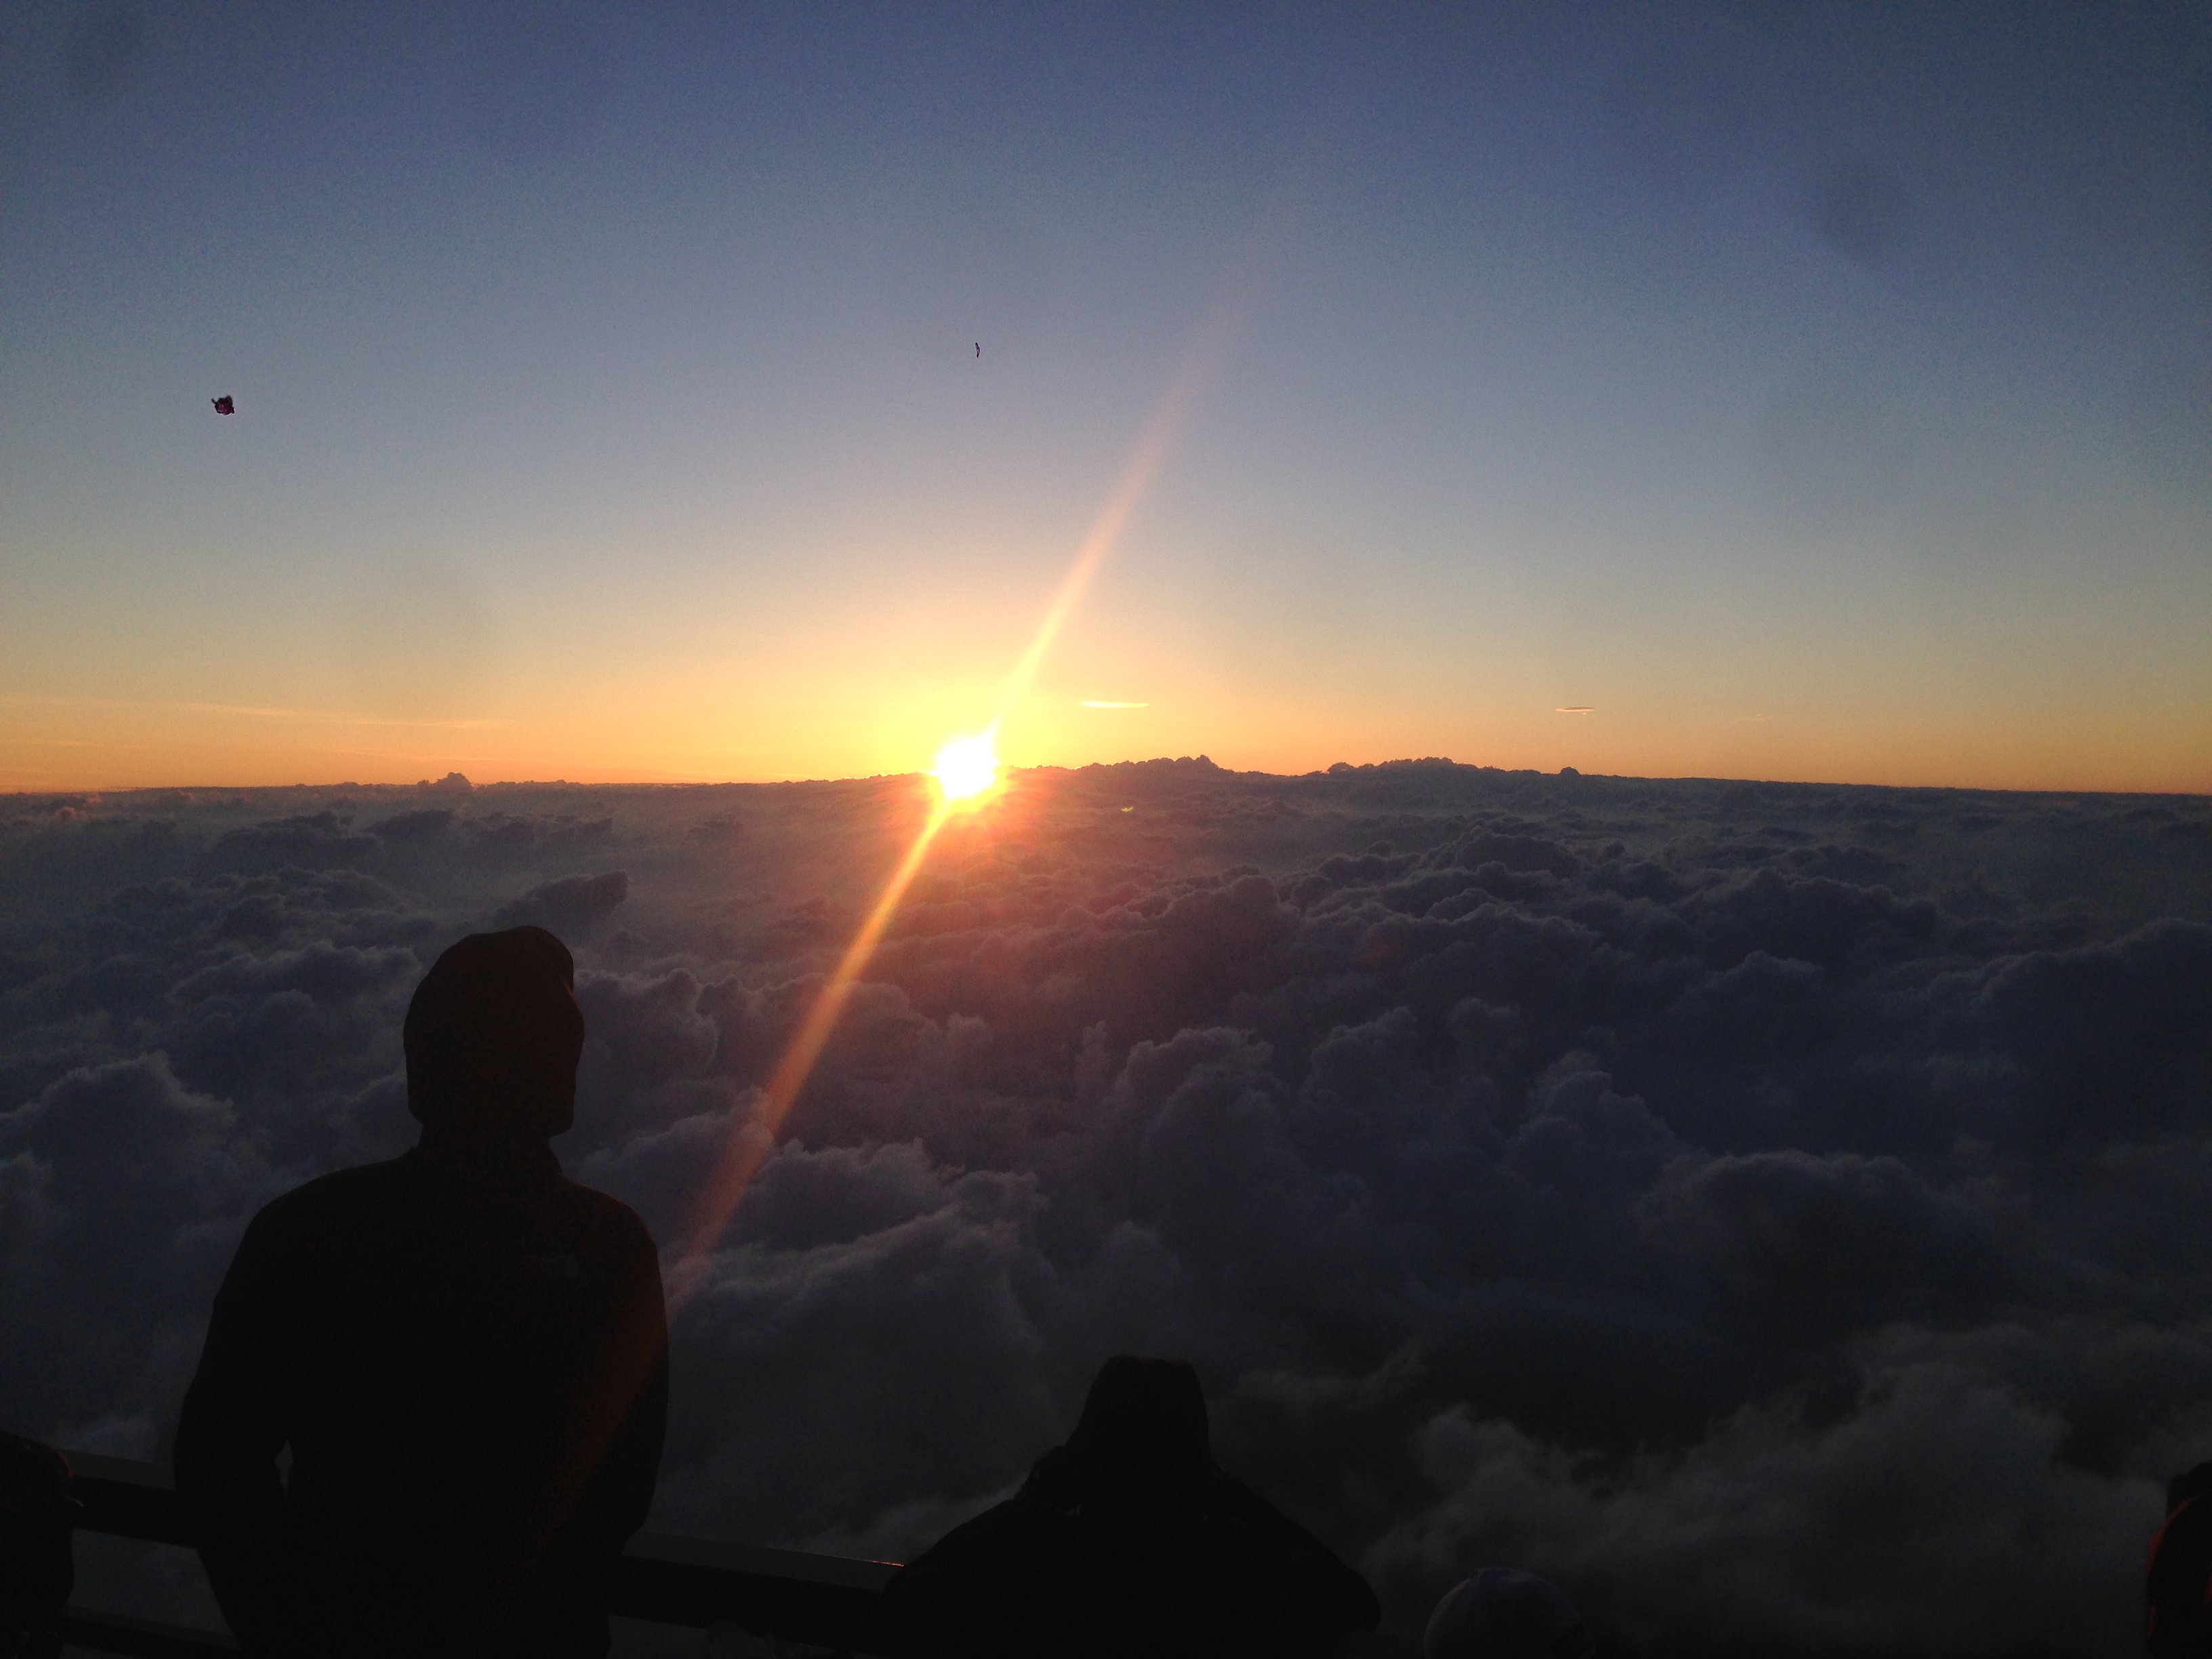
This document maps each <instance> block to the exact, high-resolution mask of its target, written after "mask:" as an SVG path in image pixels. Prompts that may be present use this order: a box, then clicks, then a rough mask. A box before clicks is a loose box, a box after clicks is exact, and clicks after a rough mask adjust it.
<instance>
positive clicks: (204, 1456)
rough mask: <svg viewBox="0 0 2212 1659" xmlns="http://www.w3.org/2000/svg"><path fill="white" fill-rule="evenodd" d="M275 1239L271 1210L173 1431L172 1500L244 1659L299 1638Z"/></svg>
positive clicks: (221, 1306)
mask: <svg viewBox="0 0 2212 1659" xmlns="http://www.w3.org/2000/svg"><path fill="white" fill-rule="evenodd" d="M273 1232H274V1229H273V1228H272V1226H271V1225H270V1222H269V1218H268V1212H266V1211H264V1212H262V1213H261V1214H260V1215H258V1216H256V1217H255V1218H254V1219H253V1224H252V1225H251V1226H250V1227H248V1228H247V1229H246V1237H244V1238H243V1239H241V1240H240V1242H239V1246H238V1254H237V1255H236V1256H234V1258H232V1261H231V1264H230V1271H229V1273H227V1274H225V1275H224V1277H223V1281H222V1289H221V1290H220V1291H216V1298H215V1310H214V1312H213V1314H212V1315H211V1316H210V1318H209V1321H208V1334H207V1345H206V1346H205V1347H204V1348H203V1349H202V1350H201V1352H200V1364H199V1370H197V1372H196V1373H195V1374H194V1376H193V1377H192V1383H191V1388H190V1389H186V1390H185V1405H184V1411H183V1413H182V1415H181V1416H180V1417H179V1419H178V1422H177V1444H176V1476H177V1497H178V1498H179V1502H180V1503H181V1504H182V1506H183V1508H184V1511H185V1517H186V1520H187V1522H188V1523H189V1524H190V1526H191V1529H192V1534H193V1536H194V1538H195V1539H196V1540H197V1542H198V1546H199V1553H200V1559H201V1561H202V1562H203V1563H204V1564H205V1565H206V1567H207V1575H208V1582H209V1583H210V1584H211V1585H213V1586H214V1589H215V1596H216V1603H217V1604H218V1605H219V1606H220V1607H222V1616H223V1618H224V1619H225V1620H228V1623H229V1625H230V1629H231V1633H232V1634H233V1635H234V1636H235V1637H236V1638H238V1644H239V1646H240V1649H241V1650H244V1651H245V1652H246V1653H248V1654H278V1653H287V1652H290V1651H292V1650H294V1649H295V1647H296V1644H297V1632H298V1607H297V1601H296V1599H295V1587H294V1584H293V1582H292V1578H291V1575H290V1572H289V1562H288V1560H287V1528H286V1516H285V1506H284V1486H283V1480H281V1479H280V1478H279V1476H278V1474H277V1472H276V1454H277V1452H278V1451H279V1450H280V1449H282V1448H283V1444H284V1442H285V1440H286V1438H287V1436H288V1425H287V1411H286V1404H287V1401H286V1395H287V1389H286V1387H285V1377H284V1366H283V1360H282V1351H281V1333H282V1332H283V1328H284V1325H285V1307H284V1303H285V1297H284V1288H283V1287H284V1279H285V1273H284V1268H285V1265H286V1264H285V1262H284V1261H283V1248H282V1247H281V1246H280V1245H279V1244H278V1243H276V1240H275V1238H274V1237H272V1235H273Z"/></svg>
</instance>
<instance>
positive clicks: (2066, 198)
mask: <svg viewBox="0 0 2212 1659" xmlns="http://www.w3.org/2000/svg"><path fill="white" fill-rule="evenodd" d="M979 342H980V343H981V347H982V355H981V358H980V359H979V358H978V357H977V356H976V355H975V344H976V343H979ZM1178 376H1181V377H1182V385H1183V386H1184V388H1185V391H1186V392H1187V393H1188V396H1187V397H1186V398H1184V400H1183V403H1182V406H1181V418H1180V420H1179V421H1173V420H1163V419H1162V418H1161V417H1160V415H1159V411H1160V410H1161V407H1162V403H1163V399H1164V398H1167V396H1168V394H1169V392H1170V386H1171V385H1173V384H1175V383H1176V381H1177V379H1178ZM226 392H227V393H230V394H232V395H234V397H235V398H237V400H238V410H239V412H238V414H237V415H236V416H234V417H233V418H230V419H224V418H222V417H221V416H217V415H216V414H215V413H214V411H213V410H211V409H210V406H209V401H208V400H209V399H210V398H211V397H214V396H216V394H219V393H226ZM1148 436H1149V437H1151V438H1152V439H1153V440H1155V441H1157V445H1158V466H1157V469H1156V470H1155V471H1153V472H1152V473H1151V474H1150V476H1149V478H1148V481H1147V482H1146V487H1145V488H1144V489H1143V490H1142V491H1141V493H1140V495H1139V497H1138V499H1137V501H1136V505H1135V507H1134V510H1133V512H1132V513H1130V514H1129V516H1128V518H1127V523H1126V526H1124V527H1123V529H1122V531H1121V534H1120V535H1119V536H1118V538H1115V541H1114V543H1113V545H1112V546H1111V547H1110V549H1109V550H1108V551H1107V553H1106V556H1104V557H1103V560H1102V561H1101V562H1099V564H1098V566H1097V574H1096V576H1095V579H1094V580H1093V581H1092V582H1091V586H1089V588H1088V590H1087V592H1085V595H1084V596H1083V598H1082V599H1081V600H1080V602H1079V604H1078V605H1077V606H1076V607H1075V608H1074V610H1073V611H1072V613H1071V615H1070V618H1069V621H1068V623H1067V625H1066V629H1065V630H1064V631H1063V632H1062V633H1061V634H1060V636H1059V637H1058V639H1057V641H1056V642H1055V644H1054V647H1053V648H1052V650H1051V651H1050V652H1048V653H1047V654H1046V656H1045V657H1044V659H1043V660H1042V665H1041V666H1040V668H1039V670H1038V671H1037V673H1036V677H1035V678H1034V680H1033V682H1031V683H1030V685H1029V686H1028V688H1027V690H1025V692H1024V695H1023V696H1022V697H1021V698H1020V700H1019V701H1018V703H1017V705H1016V707H1015V708H1013V710H1012V713H1011V714H1009V716H1008V719H1007V720H1006V726H1005V729H1004V731H1003V732H1002V734H1001V751H1002V753H1004V754H1005V756H1006V757H1007V758H1008V759H1009V760H1011V761H1013V762H1016V763H1058V764H1067V765H1080V764H1083V763H1087V762H1091V761H1113V760H1118V759H1123V758H1132V757H1146V756H1152V755H1161V754H1167V755H1174V754H1194V753H1199V752H1205V753H1207V754H1210V755H1211V756H1212V757H1213V758H1214V759H1215V760H1216V761H1218V762H1219V763H1222V764H1223V765H1225V766H1235V767H1240V768H1264V769H1271V770H1304V769H1309V768H1312V767H1316V766H1325V765H1328V764H1329V763H1332V762H1334V761H1339V760H1348V761H1353V762H1362V761H1371V760H1381V759H1385V758H1389V757H1398V756H1410V755H1449V756H1450V757H1453V758H1455V759H1457V760H1462V761H1469V762H1476V763H1488V764H1495V765H1501V766H1535V767H1541V768H1545V769H1553V768H1557V767H1559V766H1562V765H1569V764H1571V765H1574V766H1577V767H1579V768H1581V769H1583V770H1584V771H1612V772H1632V773H1643V774H1657V775H1668V774H1702V775H1727V776H1758V777H1767V778H1790V779H1827V780H1848V781H1873V782H1897V783H1938V784H1961V785H1982V786H2018V787H2061V788H2091V787H2093V788H2148V789H2187V790H2204V789H2207V788H2212V8H2208V7H2207V6H2205V5H2203V4H2196V5H2185V6H2183V5H2176V6H2154V5H2144V6H2112V7H2078V8H2075V7H2069V8H2064V9H2061V8H2055V7H2033V8H2030V7H2008V8H1995V7H1989V8H1984V7H1972V6H1964V5H1946V6H1942V7H1923V6H1908V7H1895V8H1890V7H1875V6H1850V7H1823V6H1820V5H1805V6H1784V5H1775V6H1765V5H1759V4H1753V3H1736V4H1729V5H1720V4H1714V5H1711V6H1705V7H1698V6H1680V7H1672V8H1644V7H1636V8H1622V9H1595V8H1570V7H1546V8H1508V7H1498V8H1488V7H1458V8H1410V7H1408V8H1389V9H1385V8H1383V7H1359V8H1351V7H1346V8H1336V9H1305V8H1291V7H1287V6H1276V7H1260V8H1239V9H1231V8H1208V9H1188V8H1182V7H1163V8H1157V9H1146V8H1141V7H1137V6H1127V5H1123V6H1114V7H1100V8H1088V9H1084V8H1073V7H1060V8H1053V7H1038V6H1026V7H1018V8H1006V9H994V8H987V7H982V6H963V7H960V8H957V9H938V8H933V7H926V6H918V5H903V6H899V7H896V8H883V9H875V8H864V7H859V6H834V7H831V6H812V7H801V6H795V5H794V6H788V7H744V8H701V9H676V8H653V7H643V6H639V7H621V8H605V9H600V8H598V7H592V6H550V5H549V6H532V7H528V8H522V9H513V10H509V11H501V10H498V9H491V8H486V7H479V6H471V7H467V8H453V7H437V8H432V7H422V8H409V7H404V6H398V5H390V4H380V5H376V6H373V7H368V6H364V7H360V8H355V9H337V8H320V9H308V8H296V7H277V6H270V7H258V6H252V5H244V4H224V5H220V6H217V5H179V6H162V7H154V6H143V7H136V8H134V7H129V6H123V7H115V6H106V5H99V6H71V7H51V6H21V5H16V6H11V7H9V8H7V9H4V10H0V787H15V788H33V789H44V788H62V787H68V788H85V787H124V786H129V785H145V784H162V785H168V784H181V785H195V784H252V783H280V782H293V781H339V780H358V781H363V782H370V781H414V780H415V779H416V778H419V777H423V776H436V775H441V774H442V773H444V772H445V771H447V770H449V769H459V770H461V771H464V772H466V773H468V774H469V775H471V776H472V777H475V778H477V779H478V780H480V781H481V780H487V779H497V778H525V777H538V778H551V777H556V776H559V777H567V778H570V779H606V778H668V779H691V778H737V779H770V778H782V777H793V776H836V775H854V774H867V773H876V772H902V771H908V770H913V769H917V768H920V767H922V766H926V765H927V763H928V762H929V759H930V757H931V756H932V754H933V752H934V750H935V749H936V747H937V745H938V744H939V742H940V741H941V740H942V739H943V738H945V736H947V735H948V734H950V733H951V732H957V731H963V730H973V729H975V727H977V726H981V724H983V723H984V722H986V721H987V720H989V719H990V718H991V715H992V714H993V712H994V709H995V708H997V706H998V702H999V699H1000V688H1001V685H1002V684H1003V682H1004V680H1005V678H1006V675H1007V673H1008V671H1010V670H1011V669H1012V667H1013V665H1014V664H1015V663H1016V661H1017V660H1018V659H1019V658H1020V657H1021V656H1022V654H1023V653H1024V650H1026V649H1027V648H1028V647H1029V646H1030V641H1031V640H1032V638H1033V636H1034V635H1035V632H1036V628H1037V625H1038V623H1039V620H1040V618H1041V617H1042V616H1043V615H1044V613H1045V612H1046V611H1047V609H1048V606H1049V605H1050V604H1051V603H1052V600H1053V598H1054V593H1055V592H1057V591H1058V590H1059V589H1060V585H1061V581H1062V578H1063V576H1064V575H1065V574H1066V571H1067V569H1068V568H1069V565H1070V562H1071V561H1072V560H1073V559H1074V557H1075V556H1076V554H1077V551H1078V550H1079V548H1080V547H1081V546H1082V545H1083V544H1084V542H1085V538H1086V536H1088V535H1089V534H1091V531H1092V528H1093V526H1094V523H1095V521H1096V520H1097V516H1098V514H1099V513H1100V511H1101V509H1102V507H1103V506H1104V505H1105V504H1106V503H1107V502H1108V501H1109V498H1111V497H1112V495H1113V494H1114V492H1115V489H1116V487H1117V484H1119V483H1122V482H1123V481H1124V480H1125V479H1126V478H1127V476H1128V474H1127V469H1128V467H1129V465H1130V458H1131V456H1132V454H1133V452H1135V451H1136V450H1138V449H1139V447H1140V446H1142V445H1143V444H1144V442H1145V441H1146V439H1147V437H1148ZM1085 703H1129V704H1141V705H1143V706H1142V707H1134V708H1086V707H1084V706H1083V705H1085ZM1585 706H1586V707H1588V708H1589V709H1590V710H1591V711H1592V712H1589V713H1587V714H1564V713H1560V712H1558V711H1559V710H1560V709H1561V708H1566V707H1585Z"/></svg>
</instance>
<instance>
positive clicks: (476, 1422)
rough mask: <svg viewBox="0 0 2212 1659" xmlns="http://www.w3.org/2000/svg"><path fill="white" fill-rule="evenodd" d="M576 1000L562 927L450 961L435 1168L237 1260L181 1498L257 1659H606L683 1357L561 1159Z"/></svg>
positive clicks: (342, 1206)
mask: <svg viewBox="0 0 2212 1659" xmlns="http://www.w3.org/2000/svg"><path fill="white" fill-rule="evenodd" d="M573 985H574V963H573V961H572V959H571V958H570V957H569V954H568V950H567V948H566V947H565V946H563V945H562V944H561V942H560V941H559V940H558V939H555V938H554V937H553V936H552V935H551V934H550V933H546V932H544V930H542V929H540V928H535V927H518V928H514V929H511V930H510V931H508V932H507V933H479V934H474V935H471V937H469V938H467V939H463V940H461V941H460V943H459V944H458V945H454V946H453V948H452V949H451V950H449V951H447V952H446V953H445V954H444V955H443V956H441V957H439V959H438V962H437V963H436V965H435V967H433V968H432V969H431V970H430V972H429V973H428V975H425V976H424V978H423V981H422V984H421V985H420V986H419V987H417V988H416V993H415V998H414V1000H413V1002H412V1003H411V1004H410V1006H409V1008H408V1011H407V1022H406V1026H405V1042H406V1050H407V1094H408V1106H409V1109H410V1110H411V1111H413V1113H414V1114H415V1115H416V1117H417V1118H419V1119H420V1120H421V1121H422V1141H421V1144H420V1145H419V1146H416V1148H415V1150H414V1151H412V1152H409V1153H407V1154H406V1155H405V1156H404V1157H401V1158H395V1159H393V1160H392V1161H391V1162H390V1163H386V1164H371V1165H369V1166H368V1167H366V1168H362V1169H356V1170H342V1171H340V1172H339V1173H337V1174H335V1175H331V1176H324V1177H323V1178H321V1179H320V1180H318V1181H313V1182H309V1183H308V1184H307V1185H306V1186H305V1187H302V1188H299V1189H298V1190H297V1191H295V1192H293V1193H289V1194H286V1195H285V1196H284V1197H283V1198H280V1199H278V1200H276V1201H275V1202H274V1203H272V1204H270V1206H268V1207H266V1208H265V1209H264V1210H263V1211H262V1212H261V1213H260V1214H258V1216H256V1217H255V1218H254V1219H253V1222H252V1225H251V1226H250V1227H249V1228H247V1230H246V1237H245V1238H244V1239H243V1240H242V1241H241V1242H240V1245H239V1248H238V1255H237V1256H236V1258H235V1260H234V1261H233V1262H232V1263H231V1267H230V1272H229V1273H228V1276H227V1277H226V1278H225V1279H224V1280H223V1285H222V1291H220V1292H219V1293H218V1295H217V1296H216V1304H215V1311H214V1316H213V1318H212V1320H211V1322H210V1325H209V1328H208V1337H207V1346H206V1349H205V1351H204V1352H203V1354H202V1356H201V1358H200V1365H199V1370H198V1374H197V1376H194V1378H193V1379H192V1384H191V1389H190V1390H189V1391H188V1392H187V1394H186V1395H185V1406H184V1413H183V1417H182V1419H181V1421H180V1422H179V1425H178V1430H177V1444H176V1473H177V1488H178V1492H179V1496H180V1497H181V1498H182V1499H183V1500H184V1502H185V1506H186V1510H187V1513H188V1514H189V1515H190V1516H191V1518H192V1523H193V1525H194V1526H195V1528H196V1529H197V1533H198V1536H199V1539H200V1554H201V1557H202V1559H204V1561H205V1563H206V1565H207V1571H208V1577H209V1578H210V1581H211V1582H212V1583H213V1584H214V1587H215V1592H216V1600H217V1601H219V1602H220V1603H221V1604H222V1611H223V1616H224V1617H225V1618H226V1619H227V1620H228V1621H229V1623H230V1626H231V1629H232V1632H234V1634H235V1635H236V1636H237V1638H238V1639H239V1643H240V1646H241V1647H242V1648H244V1649H245V1650H246V1652H247V1653H248V1654H292V1653H307V1652H313V1653H314V1654H317V1655H324V1654H334V1655H349V1654H362V1655H368V1654H377V1655H389V1654H396V1653H407V1654H456V1655H458V1654H469V1655H482V1654H522V1653H528V1654H531V1655H533V1656H556V1655H557V1656H568V1655H594V1656H596V1655H599V1654H602V1653H604V1652H605V1650H606V1648H607V1644H608V1628H607V1619H606V1591H607V1585H608V1583H609V1580H610V1578H611V1574H612V1572H613V1569H614V1564H615V1561H616V1559H617V1557H618V1556H619V1555H620V1553H621V1551H622V1547H623V1542H624V1541H625V1540H627V1539H628V1537H629V1534H631V1533H632V1532H634V1531H635V1530H636V1528H637V1527H638V1525H639V1524H640V1523H641V1522H642V1521H643V1520H644V1518H645V1513H646V1510H647V1505H648V1504H649V1503H650V1502H651V1499H652V1496H653V1477H654V1474H655V1471H656V1469H657V1468H658V1466H659V1459H660V1445H661V1436H662V1431H663V1427H664V1425H665V1418H666V1413H667V1354H668V1337H667V1326H666V1317H665V1313H664V1311H663V1306H662V1302H661V1293H660V1273H659V1260H658V1257H657V1255H656V1254H655V1252H654V1249H653V1241H652V1240H651V1238H650V1237H648V1236H647V1233H646V1231H645V1227H644V1225H643V1224H642V1223H641V1222H640V1221H639V1219H638V1218H637V1217H636V1215H635V1213H633V1212H631V1211H630V1210H629V1208H628V1206H624V1205H623V1204H620V1203H617V1201H616V1200H613V1199H611V1198H609V1197H607V1196H605V1194H601V1193H596V1192H593V1191H592V1190H591V1189H590V1188H585V1187H580V1186H578V1185H576V1184H575V1183H574V1182H571V1181H568V1179H566V1178H565V1177H564V1176H562V1173H561V1170H560V1166H559V1165H558V1164H556V1162H555V1160H554V1157H553V1153H552V1151H551V1149H550V1147H548V1146H547V1145H546V1139H547V1138H548V1137H549V1136H550V1135H553V1134H556V1133H559V1132H560V1131H562V1130H563V1129H565V1128H567V1127H568V1125H569V1122H570V1121H571V1118H572V1117H573V1115H574V1104H575V1071H576V1060H577V1058H578V1056H579V1054H580V1053H581V1051H582V1048H583V1017H582V1015H581V1014H580V1012H578V1010H577V1008H576V1004H575V1000H574V995H573V994H572V987H573ZM287 1446H289V1448H290V1449H291V1456H292V1463H291V1472H290V1477H289V1480H285V1479H283V1478H282V1477H281V1476H280V1474H279V1471H278V1465H277V1455H278V1452H279V1449H281V1448H284V1447H287Z"/></svg>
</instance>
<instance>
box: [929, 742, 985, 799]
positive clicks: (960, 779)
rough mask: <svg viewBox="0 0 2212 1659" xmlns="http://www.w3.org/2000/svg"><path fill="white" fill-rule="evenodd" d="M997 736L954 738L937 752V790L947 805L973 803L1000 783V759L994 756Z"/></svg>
mask: <svg viewBox="0 0 2212 1659" xmlns="http://www.w3.org/2000/svg"><path fill="white" fill-rule="evenodd" d="M994 735H995V734H994V733H993V732H981V733H980V734H979V735H977V736H975V737H972V738H953V739H952V741H951V742H950V743H948V744H945V747H944V748H942V749H940V750H938V751H937V770H936V773H935V776H936V778H937V787H938V788H939V790H941V791H942V792H943V793H944V795H945V800H946V801H947V802H952V801H963V800H973V799H975V797H976V796H978V795H980V794H981V793H983V792H984V791H985V790H987V789H988V788H990V787H991V786H992V785H994V784H995V783H996V782H998V781H999V757H998V756H997V755H996V754H994V752H992V742H991V739H992V738H993V737H994Z"/></svg>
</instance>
